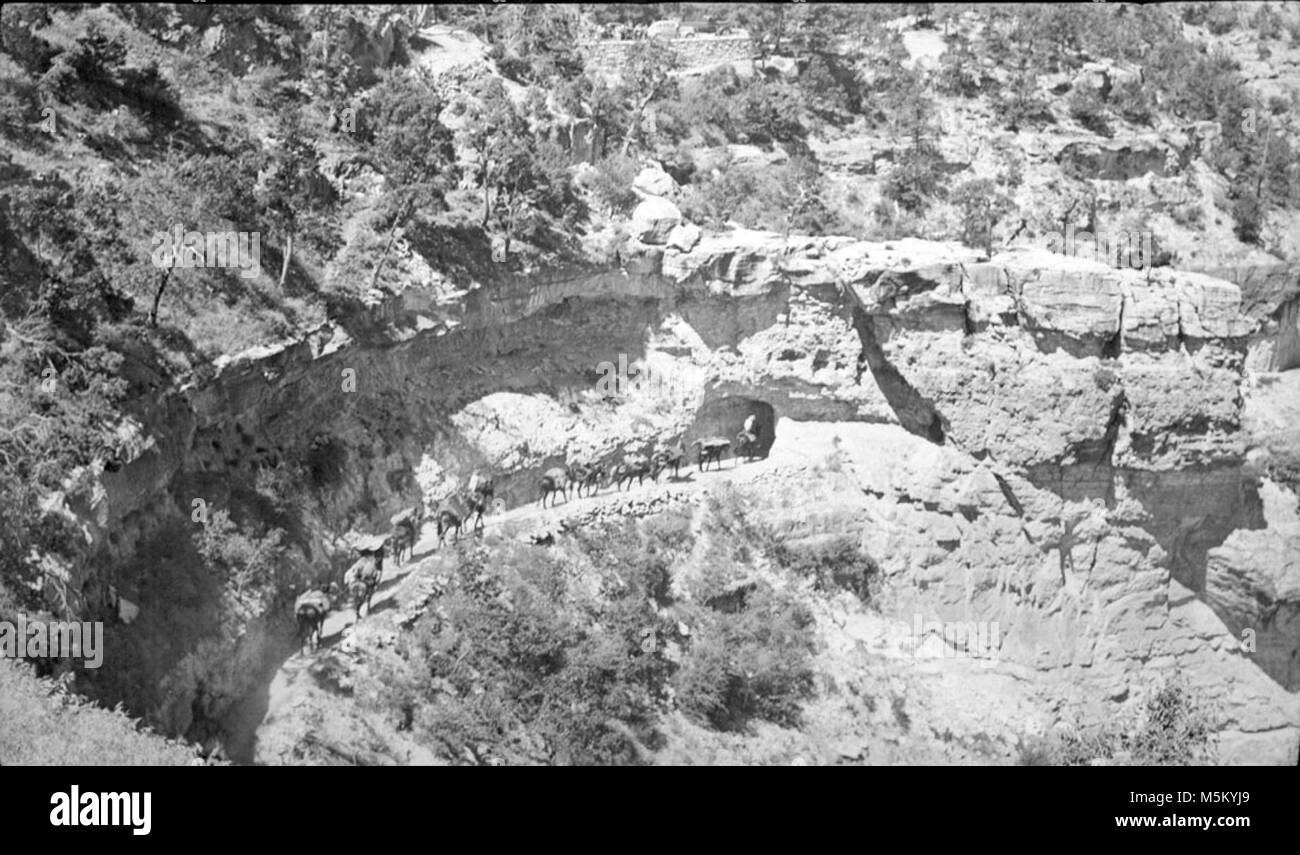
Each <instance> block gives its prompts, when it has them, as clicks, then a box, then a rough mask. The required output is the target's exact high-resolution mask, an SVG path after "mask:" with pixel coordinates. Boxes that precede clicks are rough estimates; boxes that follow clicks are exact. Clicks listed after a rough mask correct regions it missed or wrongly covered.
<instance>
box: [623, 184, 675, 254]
mask: <svg viewBox="0 0 1300 855" xmlns="http://www.w3.org/2000/svg"><path fill="white" fill-rule="evenodd" d="M681 221H682V212H681V211H680V210H679V209H678V208H677V206H676V205H674V204H673V203H672V202H669V201H668V200H667V199H661V198H659V197H656V196H651V197H649V198H647V199H644V200H643V201H642V202H641V204H639V205H637V206H636V210H634V211H633V212H632V228H631V233H632V235H633V236H634V237H635V238H636V239H637V240H639V241H641V242H642V243H646V244H651V245H657V246H662V245H663V244H666V243H667V242H668V236H669V235H670V234H672V231H673V229H675V228H676V227H677V226H678V224H680V223H681Z"/></svg>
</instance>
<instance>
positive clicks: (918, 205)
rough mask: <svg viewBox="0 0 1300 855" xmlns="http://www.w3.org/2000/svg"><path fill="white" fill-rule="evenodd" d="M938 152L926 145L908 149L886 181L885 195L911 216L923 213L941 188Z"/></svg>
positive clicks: (882, 191)
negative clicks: (911, 214)
mask: <svg viewBox="0 0 1300 855" xmlns="http://www.w3.org/2000/svg"><path fill="white" fill-rule="evenodd" d="M942 162H943V159H942V157H941V156H940V155H939V151H938V149H936V148H935V147H933V146H931V145H928V144H925V145H920V146H914V147H912V148H908V149H905V150H904V151H903V153H902V155H901V156H900V157H899V160H898V162H897V163H896V164H894V168H893V169H892V170H890V172H889V175H888V177H887V178H886V179H885V184H884V187H883V188H882V190H881V193H882V195H883V196H884V197H885V198H886V199H889V200H892V201H894V202H896V203H898V205H899V207H901V208H902V209H903V210H904V211H906V212H908V213H914V214H916V213H921V212H922V211H924V210H925V207H926V205H928V204H929V201H930V199H932V198H933V197H935V196H937V195H938V194H939V189H940V187H941V184H940V178H941V174H940V172H939V165H940V164H941V163H942Z"/></svg>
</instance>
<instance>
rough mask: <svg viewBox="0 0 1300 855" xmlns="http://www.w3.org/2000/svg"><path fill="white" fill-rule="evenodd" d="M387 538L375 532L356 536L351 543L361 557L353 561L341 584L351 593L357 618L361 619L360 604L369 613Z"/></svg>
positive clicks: (379, 574) (380, 570)
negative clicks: (364, 535) (359, 536)
mask: <svg viewBox="0 0 1300 855" xmlns="http://www.w3.org/2000/svg"><path fill="white" fill-rule="evenodd" d="M388 541H389V538H387V537H385V536H383V535H380V534H376V535H370V536H368V537H361V538H358V539H357V540H356V541H355V542H354V543H353V545H352V548H353V549H355V550H356V551H357V552H358V553H360V554H361V557H360V558H358V559H357V560H356V561H355V562H353V564H352V566H351V567H349V568H348V571H347V573H345V574H344V576H343V586H344V587H345V588H346V589H347V590H348V591H349V592H350V593H351V594H352V600H353V603H354V604H355V606H356V613H357V620H361V606H362V605H365V607H366V611H367V613H369V611H370V608H371V605H370V601H371V599H372V598H373V597H374V595H375V588H378V587H379V580H380V579H382V578H383V575H384V547H385V546H386V545H387V544H388Z"/></svg>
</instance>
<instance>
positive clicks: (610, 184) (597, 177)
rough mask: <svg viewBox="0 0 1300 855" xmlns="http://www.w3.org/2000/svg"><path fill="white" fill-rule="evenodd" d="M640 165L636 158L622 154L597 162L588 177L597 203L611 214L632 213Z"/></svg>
mask: <svg viewBox="0 0 1300 855" xmlns="http://www.w3.org/2000/svg"><path fill="white" fill-rule="evenodd" d="M639 171H640V167H639V166H638V165H637V162H636V160H634V159H633V158H630V157H627V156H626V155H622V154H613V155H610V156H609V157H606V158H604V159H602V160H601V161H599V162H598V163H596V164H595V172H593V173H592V175H591V177H590V178H589V179H587V187H588V188H589V189H590V191H591V194H592V196H593V197H594V200H595V202H596V204H597V205H598V206H599V207H602V208H604V209H605V210H606V211H608V214H609V216H611V217H614V216H621V215H627V214H630V213H632V209H633V208H635V207H636V203H637V195H636V193H635V192H634V191H633V190H632V182H633V180H635V179H636V176H637V173H638V172H639Z"/></svg>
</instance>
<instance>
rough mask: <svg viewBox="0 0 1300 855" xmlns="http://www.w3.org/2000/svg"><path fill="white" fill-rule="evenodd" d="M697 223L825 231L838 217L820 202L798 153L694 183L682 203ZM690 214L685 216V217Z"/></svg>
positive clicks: (812, 169) (814, 174)
mask: <svg viewBox="0 0 1300 855" xmlns="http://www.w3.org/2000/svg"><path fill="white" fill-rule="evenodd" d="M683 205H684V208H683V212H684V213H686V210H687V209H690V211H691V213H692V214H694V215H695V217H696V218H697V219H698V221H700V222H705V223H709V224H711V225H714V226H717V227H721V226H723V225H724V224H725V223H726V222H727V221H728V220H735V221H736V222H738V223H740V224H741V225H743V226H745V227H746V228H751V229H764V230H767V231H775V232H782V233H784V234H790V233H795V234H813V235H818V234H827V233H831V232H834V231H835V230H836V227H837V225H838V220H837V219H836V217H835V215H834V214H833V213H832V212H831V211H830V209H829V207H828V206H827V205H826V201H825V198H824V186H823V179H822V177H821V174H820V173H819V172H818V170H817V166H816V164H815V163H813V162H812V161H811V160H808V159H806V158H803V157H793V158H791V159H790V160H789V161H787V162H786V163H783V164H780V165H778V166H769V167H765V168H761V169H760V168H752V167H732V168H729V169H727V170H725V171H724V172H723V173H722V175H721V176H720V177H719V178H716V179H710V180H707V181H705V182H704V183H703V184H701V185H699V187H698V188H697V192H696V193H694V194H690V195H688V198H687V199H686V200H684V202H683ZM689 215H690V214H688V216H689Z"/></svg>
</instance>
